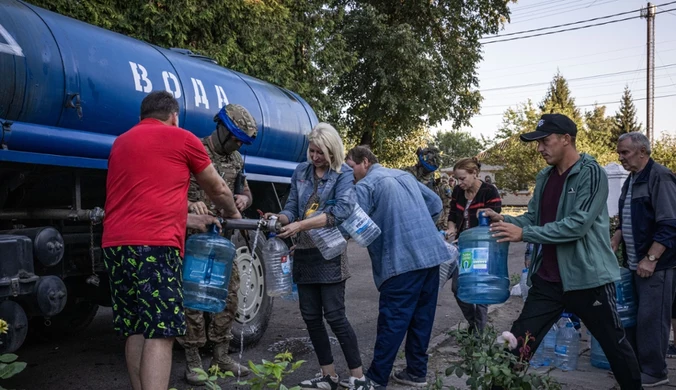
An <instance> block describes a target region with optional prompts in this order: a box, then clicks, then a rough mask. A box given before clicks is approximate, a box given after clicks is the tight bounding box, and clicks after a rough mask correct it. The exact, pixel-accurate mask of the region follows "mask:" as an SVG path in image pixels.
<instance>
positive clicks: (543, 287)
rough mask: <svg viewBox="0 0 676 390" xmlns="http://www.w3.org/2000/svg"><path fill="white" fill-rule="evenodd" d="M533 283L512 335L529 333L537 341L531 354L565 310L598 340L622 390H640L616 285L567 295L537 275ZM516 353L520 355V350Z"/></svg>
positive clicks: (559, 284) (518, 335) (520, 335)
mask: <svg viewBox="0 0 676 390" xmlns="http://www.w3.org/2000/svg"><path fill="white" fill-rule="evenodd" d="M531 282H532V287H531V288H530V290H528V298H527V299H526V303H525V304H524V307H523V310H522V311H521V315H520V316H519V318H518V319H517V320H516V321H514V324H513V325H512V334H514V336H516V337H517V339H518V338H519V337H523V336H525V334H526V332H527V331H528V332H530V333H531V335H532V336H533V337H535V342H531V343H530V345H531V353H533V352H535V350H536V349H537V347H538V346H539V345H540V342H542V340H543V339H544V337H545V335H546V334H547V332H548V331H549V329H551V327H552V325H553V324H554V323H555V322H556V321H557V320H558V319H559V318H560V317H561V313H562V312H563V311H564V310H565V311H566V312H569V313H574V314H576V315H577V316H579V317H580V319H581V320H582V322H584V324H585V325H586V326H587V328H588V329H589V331H590V332H591V334H592V335H593V336H594V337H595V338H596V340H598V342H599V344H600V345H601V348H602V349H603V352H604V353H605V355H606V358H607V359H608V362H609V363H610V368H611V369H612V370H613V374H614V375H615V379H616V380H617V382H618V383H619V384H620V387H621V388H622V390H633V389H641V371H640V370H639V366H638V360H637V359H636V355H635V354H634V350H633V349H632V348H631V344H629V341H628V340H627V337H626V335H625V332H624V328H623V327H622V322H621V321H620V316H619V314H618V313H617V302H616V295H615V284H614V283H608V284H606V285H604V286H600V287H596V288H590V289H586V290H575V291H568V292H565V293H564V292H563V285H562V284H561V283H553V282H548V281H546V280H544V279H542V278H540V277H539V276H538V275H537V274H535V275H533V276H532V278H531ZM520 347H521V345H519V348H520ZM513 352H514V353H517V354H518V353H519V352H518V348H517V349H516V350H515V351H513Z"/></svg>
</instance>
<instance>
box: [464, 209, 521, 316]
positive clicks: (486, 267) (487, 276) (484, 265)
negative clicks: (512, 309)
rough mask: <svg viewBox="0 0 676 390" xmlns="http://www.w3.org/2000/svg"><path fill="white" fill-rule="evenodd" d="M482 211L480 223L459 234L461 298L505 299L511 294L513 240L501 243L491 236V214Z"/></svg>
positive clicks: (491, 301)
mask: <svg viewBox="0 0 676 390" xmlns="http://www.w3.org/2000/svg"><path fill="white" fill-rule="evenodd" d="M480 214H481V215H479V226H477V227H474V228H471V229H467V230H465V231H464V232H462V233H461V234H460V237H459V238H458V247H459V248H460V264H459V267H460V271H459V272H460V274H459V276H458V299H460V300H461V301H463V302H467V303H474V304H495V303H503V302H505V301H506V300H507V299H508V298H509V276H508V274H507V255H508V253H509V243H508V242H502V243H498V242H497V239H496V238H494V237H491V233H490V232H489V230H488V229H489V228H488V218H487V217H486V216H485V214H484V213H483V212H482V213H480Z"/></svg>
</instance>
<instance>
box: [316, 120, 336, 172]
mask: <svg viewBox="0 0 676 390" xmlns="http://www.w3.org/2000/svg"><path fill="white" fill-rule="evenodd" d="M308 140H309V141H310V142H312V143H313V144H315V145H317V146H318V147H319V149H321V150H322V152H323V153H324V156H326V159H327V160H328V161H329V167H330V168H331V169H333V170H334V171H336V172H338V173H340V166H341V165H342V164H343V163H344V162H345V149H344V147H343V140H342V139H340V134H338V131H337V130H336V129H335V128H333V126H331V125H330V124H328V123H325V122H320V123H318V124H317V126H315V127H314V129H312V131H311V132H310V135H309V136H308ZM307 159H308V161H311V160H312V157H310V148H309V147H308V149H307Z"/></svg>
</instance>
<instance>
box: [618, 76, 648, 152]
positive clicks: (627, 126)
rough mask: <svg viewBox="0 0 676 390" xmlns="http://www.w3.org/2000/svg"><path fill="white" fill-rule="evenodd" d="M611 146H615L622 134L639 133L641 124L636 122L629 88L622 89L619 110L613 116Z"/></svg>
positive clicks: (634, 108)
mask: <svg viewBox="0 0 676 390" xmlns="http://www.w3.org/2000/svg"><path fill="white" fill-rule="evenodd" d="M614 124H615V125H614V126H613V135H612V139H611V144H613V145H617V139H618V138H619V137H620V135H622V134H624V133H629V132H631V131H641V124H640V123H639V122H638V121H637V120H636V107H635V106H634V99H633V98H632V97H631V91H630V90H629V86H625V87H624V93H623V94H622V100H620V109H619V110H618V111H617V113H616V114H615V118H614Z"/></svg>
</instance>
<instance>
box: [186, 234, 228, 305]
mask: <svg viewBox="0 0 676 390" xmlns="http://www.w3.org/2000/svg"><path fill="white" fill-rule="evenodd" d="M234 259H235V245H234V244H233V243H232V242H231V241H230V240H228V239H227V238H224V237H221V235H220V234H219V232H218V226H216V225H215V224H214V225H212V226H211V229H210V231H209V232H207V233H200V234H193V235H192V236H190V237H189V238H188V240H187V241H186V244H185V260H184V261H183V305H184V306H185V307H187V308H189V309H194V310H200V311H207V312H212V313H220V312H222V311H223V310H225V306H226V301H227V298H228V283H230V274H231V273H232V263H233V261H234Z"/></svg>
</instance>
